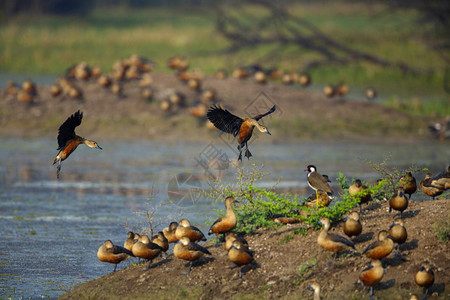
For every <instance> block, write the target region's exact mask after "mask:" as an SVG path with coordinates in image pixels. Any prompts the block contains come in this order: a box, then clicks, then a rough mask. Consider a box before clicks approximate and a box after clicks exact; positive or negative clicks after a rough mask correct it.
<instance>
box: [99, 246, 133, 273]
mask: <svg viewBox="0 0 450 300" xmlns="http://www.w3.org/2000/svg"><path fill="white" fill-rule="evenodd" d="M129 256H134V255H133V253H132V252H131V251H130V250H127V249H125V248H123V247H120V246H116V245H114V244H113V242H111V241H110V240H107V241H105V242H104V243H103V245H102V246H101V247H100V248H98V251H97V258H98V259H99V260H100V261H103V262H109V263H112V264H115V266H114V272H115V271H116V268H117V264H118V263H120V262H121V261H124V260H125V259H127V258H128V257H129Z"/></svg>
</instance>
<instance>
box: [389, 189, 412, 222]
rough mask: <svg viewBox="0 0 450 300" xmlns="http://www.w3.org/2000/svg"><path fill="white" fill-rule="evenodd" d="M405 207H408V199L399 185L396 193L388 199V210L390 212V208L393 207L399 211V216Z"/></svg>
mask: <svg viewBox="0 0 450 300" xmlns="http://www.w3.org/2000/svg"><path fill="white" fill-rule="evenodd" d="M406 208H408V199H407V198H406V196H405V193H404V190H403V188H402V187H399V188H398V191H397V195H396V196H394V197H392V198H391V200H389V212H391V210H392V209H395V210H397V211H399V212H400V216H401V215H402V213H403V211H404V210H405V209H406Z"/></svg>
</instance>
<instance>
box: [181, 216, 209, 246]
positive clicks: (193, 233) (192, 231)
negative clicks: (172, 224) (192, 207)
mask: <svg viewBox="0 0 450 300" xmlns="http://www.w3.org/2000/svg"><path fill="white" fill-rule="evenodd" d="M183 236H187V237H188V238H189V240H191V241H192V242H196V241H206V238H205V235H204V234H203V233H202V232H201V231H200V229H198V228H197V227H195V226H191V223H190V222H189V221H188V220H186V219H182V220H180V222H179V224H178V227H177V229H176V230H175V237H176V238H177V239H178V240H180V239H181V238H182V237H183Z"/></svg>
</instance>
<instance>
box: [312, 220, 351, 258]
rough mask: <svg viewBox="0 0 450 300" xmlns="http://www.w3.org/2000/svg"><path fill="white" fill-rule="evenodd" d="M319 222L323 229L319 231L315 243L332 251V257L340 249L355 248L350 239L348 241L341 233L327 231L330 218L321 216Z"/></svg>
mask: <svg viewBox="0 0 450 300" xmlns="http://www.w3.org/2000/svg"><path fill="white" fill-rule="evenodd" d="M319 224H322V225H323V230H322V231H321V232H320V234H319V236H318V238H317V243H318V244H319V246H321V247H322V248H325V249H326V250H328V251H332V252H333V253H334V259H335V258H336V256H337V254H338V253H339V252H341V251H344V250H347V249H348V248H353V249H355V245H354V244H353V242H352V241H349V240H348V239H346V238H345V237H343V236H342V235H339V234H336V233H328V230H329V229H330V220H329V219H328V218H322V219H320V221H319Z"/></svg>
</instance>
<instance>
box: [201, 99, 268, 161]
mask: <svg viewBox="0 0 450 300" xmlns="http://www.w3.org/2000/svg"><path fill="white" fill-rule="evenodd" d="M275 109H276V107H275V106H273V107H272V108H271V109H270V110H269V111H268V112H266V113H264V114H260V115H257V116H255V117H253V118H245V119H242V118H240V117H237V116H235V115H233V114H232V113H230V112H229V111H228V110H226V109H223V108H221V107H218V106H212V107H210V109H209V110H208V113H207V114H206V116H207V117H208V119H209V120H210V121H211V123H213V124H214V126H216V127H217V128H218V129H220V130H222V131H223V132H226V133H229V134H232V135H233V136H235V137H236V136H238V150H239V157H238V160H242V154H241V152H242V149H243V147H244V146H246V147H247V150H246V152H245V156H246V157H247V158H249V159H250V157H251V156H252V154H251V153H250V151H248V145H247V142H248V140H249V139H250V138H251V137H252V133H253V129H254V128H255V127H257V128H258V130H259V131H261V132H265V133H267V134H270V132H269V131H268V130H267V128H266V127H264V126H261V125H260V124H259V123H258V121H259V120H260V119H261V118H263V117H265V116H267V115H269V114H271V113H273V112H274V111H275Z"/></svg>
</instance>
